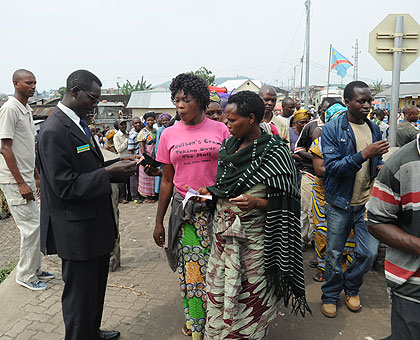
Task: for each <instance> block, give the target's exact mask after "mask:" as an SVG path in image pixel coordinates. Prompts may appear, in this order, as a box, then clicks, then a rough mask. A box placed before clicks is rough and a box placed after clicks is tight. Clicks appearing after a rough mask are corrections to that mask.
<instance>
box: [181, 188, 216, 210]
mask: <svg viewBox="0 0 420 340" xmlns="http://www.w3.org/2000/svg"><path fill="white" fill-rule="evenodd" d="M191 197H200V198H206V199H208V200H211V199H212V196H211V195H200V194H199V193H198V191H195V190H194V189H191V188H189V189H188V191H187V193H186V194H185V198H184V200H183V201H182V209H185V205H186V204H187V202H188V200H189V199H190V198H191Z"/></svg>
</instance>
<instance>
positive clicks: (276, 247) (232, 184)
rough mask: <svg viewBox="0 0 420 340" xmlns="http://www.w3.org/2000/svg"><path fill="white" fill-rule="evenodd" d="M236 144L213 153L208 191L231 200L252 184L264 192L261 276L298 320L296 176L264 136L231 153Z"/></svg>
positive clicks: (301, 299) (283, 149)
mask: <svg viewBox="0 0 420 340" xmlns="http://www.w3.org/2000/svg"><path fill="white" fill-rule="evenodd" d="M241 144H242V140H240V139H234V138H233V137H230V138H228V139H226V140H225V141H223V143H222V146H221V148H220V151H219V160H218V169H217V181H216V184H215V185H214V186H212V187H209V188H208V189H209V190H210V192H211V193H212V194H213V195H215V196H218V197H229V198H230V197H237V196H239V195H240V194H242V193H243V192H244V191H246V190H248V189H249V188H251V187H253V186H254V185H256V184H258V183H263V184H265V185H267V186H268V206H267V218H266V224H265V228H264V264H265V275H266V277H267V282H268V285H269V286H270V287H272V286H274V288H275V293H276V296H277V298H278V299H279V300H280V299H282V298H283V299H284V304H285V306H287V305H288V303H289V301H290V299H291V304H292V312H295V313H297V312H300V313H301V314H302V315H303V316H304V315H305V311H309V312H311V311H310V308H309V306H308V304H307V302H306V298H305V282H304V275H303V259H302V248H301V229H300V194H299V188H298V184H297V183H298V181H297V171H296V167H295V165H294V162H293V159H292V157H291V155H290V151H289V149H288V147H287V145H286V144H285V143H284V142H283V141H282V140H281V139H280V138H279V137H278V136H270V135H267V134H265V133H263V134H262V136H261V137H260V138H258V139H256V140H255V141H254V142H253V143H252V144H250V145H248V146H246V147H245V148H243V149H242V150H240V151H237V150H238V148H239V146H240V145H241Z"/></svg>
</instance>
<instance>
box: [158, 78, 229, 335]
mask: <svg viewBox="0 0 420 340" xmlns="http://www.w3.org/2000/svg"><path fill="white" fill-rule="evenodd" d="M170 90H171V99H172V101H173V102H174V104H175V106H176V109H177V112H178V114H179V116H180V117H181V121H180V122H179V123H177V124H175V125H174V126H171V127H169V128H167V129H165V131H163V133H162V136H161V137H160V141H159V147H158V152H157V157H156V159H157V161H159V162H161V163H162V165H163V169H162V184H161V187H160V195H159V204H158V210H157V213H156V226H155V230H154V233H153V238H154V239H155V242H156V244H157V245H158V246H160V247H164V245H165V228H164V226H163V218H164V216H165V213H166V210H167V208H168V205H169V202H170V199H171V196H173V201H172V211H171V217H170V220H169V226H168V247H167V248H165V250H166V253H167V257H168V262H169V265H170V267H171V269H172V270H173V271H175V270H177V272H178V274H179V279H180V285H181V296H182V302H183V308H184V314H185V325H184V327H183V329H182V332H183V333H184V334H186V335H192V336H193V339H202V338H203V334H204V327H205V321H206V306H207V294H206V282H205V274H206V270H207V261H208V258H209V255H210V250H209V246H210V237H211V227H212V215H211V213H210V211H209V209H208V208H207V206H206V204H205V203H200V202H198V201H197V200H194V199H190V200H189V201H188V203H187V204H186V205H185V207H183V205H182V200H183V198H184V196H185V194H186V193H187V191H188V188H191V189H195V190H198V189H199V188H201V187H205V186H209V185H213V184H215V182H216V172H217V154H218V151H219V149H220V146H221V144H222V141H223V140H224V139H225V138H228V137H229V136H230V133H229V130H228V128H227V127H226V126H225V125H224V124H222V123H220V122H216V121H213V120H210V119H208V118H206V117H205V116H204V111H205V110H206V108H207V106H208V104H209V90H208V87H207V84H206V82H205V81H204V80H203V79H202V78H200V77H198V76H196V75H193V74H184V73H183V74H180V75H178V76H177V77H176V78H174V79H173V80H172V83H171V85H170ZM174 186H175V190H174Z"/></svg>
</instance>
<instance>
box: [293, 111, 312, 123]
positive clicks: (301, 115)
mask: <svg viewBox="0 0 420 340" xmlns="http://www.w3.org/2000/svg"><path fill="white" fill-rule="evenodd" d="M310 118H311V115H310V113H309V112H308V110H305V109H300V110H297V111H296V112H295V113H294V114H293V121H294V122H299V121H300V120H302V119H310Z"/></svg>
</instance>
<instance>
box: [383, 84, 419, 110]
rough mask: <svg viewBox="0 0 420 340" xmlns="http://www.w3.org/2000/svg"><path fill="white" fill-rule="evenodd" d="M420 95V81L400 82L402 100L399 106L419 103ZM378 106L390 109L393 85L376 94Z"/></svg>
mask: <svg viewBox="0 0 420 340" xmlns="http://www.w3.org/2000/svg"><path fill="white" fill-rule="evenodd" d="M419 95H420V82H401V83H400V101H399V104H398V107H399V108H403V107H404V106H406V105H417V104H418V103H419V102H420V101H419ZM375 100H376V101H377V102H378V106H379V107H380V108H382V109H386V110H389V109H390V108H391V87H389V88H388V89H386V90H384V91H382V92H379V93H378V94H377V95H376V96H375Z"/></svg>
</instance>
